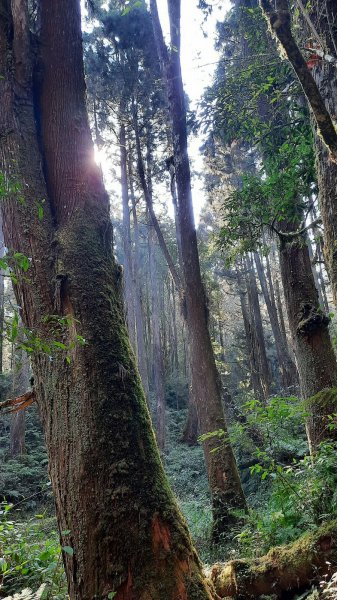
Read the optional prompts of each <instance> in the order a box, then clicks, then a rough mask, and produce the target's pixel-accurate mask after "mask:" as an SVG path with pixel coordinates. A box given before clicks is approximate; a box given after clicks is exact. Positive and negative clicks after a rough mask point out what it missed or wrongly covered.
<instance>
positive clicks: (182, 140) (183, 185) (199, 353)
mask: <svg viewBox="0 0 337 600" xmlns="http://www.w3.org/2000/svg"><path fill="white" fill-rule="evenodd" d="M150 5H151V13H152V20H153V26H154V35H155V39H156V44H157V50H158V55H159V59H160V61H161V65H162V69H163V72H164V75H165V81H166V85H167V96H168V101H169V109H170V116H171V124H172V133H173V135H172V137H173V151H174V166H175V175H176V183H177V193H178V203H179V211H178V216H179V230H180V237H181V253H182V267H183V276H184V281H185V307H186V323H187V330H188V340H189V348H190V356H191V375H192V388H193V396H194V399H195V404H196V409H197V413H198V419H199V424H200V429H201V433H203V434H208V433H210V432H219V431H221V432H223V436H224V437H223V438H220V439H219V437H218V435H215V436H211V437H209V438H208V439H206V440H205V442H204V453H205V460H206V466H207V473H208V479H209V485H210V489H211V494H212V504H213V521H214V535H215V538H216V539H217V538H218V537H219V535H221V533H222V532H226V531H227V532H228V531H229V530H230V528H231V526H232V523H233V522H235V521H236V520H237V518H236V517H235V516H234V515H233V513H232V512H231V509H232V508H245V507H246V502H245V498H244V494H243V491H242V487H241V483H240V478H239V474H238V470H237V466H236V463H235V458H234V454H233V451H232V448H231V446H230V443H229V441H228V434H227V426H226V422H225V417H224V410H223V406H222V400H221V391H220V383H219V377H218V373H217V369H216V364H215V359H214V353H213V348H212V343H211V338H210V335H209V331H208V323H207V307H206V300H205V294H204V289H203V285H202V280H201V273H200V264H199V254H198V246H197V236H196V231H195V224H194V215H193V204H192V192H191V174H190V165H189V158H188V150H187V126H186V107H185V96H184V90H183V84H182V76H181V66H180V0H168V10H169V20H170V34H171V40H170V44H171V51H170V52H168V49H167V47H166V45H165V42H164V38H163V34H162V30H161V26H160V21H159V16H158V9H157V4H156V0H151V3H150ZM215 449H217V450H215Z"/></svg>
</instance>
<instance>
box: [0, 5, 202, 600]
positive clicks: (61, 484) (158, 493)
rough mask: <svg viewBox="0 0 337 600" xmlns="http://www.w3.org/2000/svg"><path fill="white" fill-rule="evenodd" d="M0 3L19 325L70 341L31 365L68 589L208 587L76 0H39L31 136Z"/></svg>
mask: <svg viewBox="0 0 337 600" xmlns="http://www.w3.org/2000/svg"><path fill="white" fill-rule="evenodd" d="M0 4H1V6H0V75H1V77H0V98H1V106H2V110H1V113H0V136H1V154H0V161H1V168H2V169H3V171H4V172H5V173H6V176H7V181H8V183H10V182H11V181H13V180H14V181H16V182H17V181H20V182H21V184H22V190H21V194H22V196H23V198H24V202H21V203H20V202H18V201H17V199H16V198H15V196H14V195H13V194H12V195H11V196H10V197H8V199H7V200H6V201H4V203H3V204H2V209H3V215H4V235H5V241H6V245H7V246H8V247H10V248H15V250H18V251H22V252H24V253H25V254H26V255H27V256H29V257H30V258H31V269H30V282H28V281H27V278H25V277H22V276H21V274H20V272H19V271H18V273H17V277H18V284H17V285H16V294H17V301H18V304H19V305H20V306H22V307H23V310H22V314H23V319H24V323H25V325H26V326H27V327H28V328H29V329H30V330H32V331H34V333H35V334H37V335H38V337H39V338H42V339H43V340H46V339H47V340H48V341H49V343H50V344H52V341H53V340H55V338H56V339H57V341H59V342H61V341H62V343H63V344H64V345H65V346H66V347H67V350H66V351H65V352H64V351H60V349H59V350H55V353H54V356H53V360H50V357H49V356H48V355H46V354H44V353H43V352H41V351H40V350H38V349H36V351H35V352H34V354H33V368H34V378H35V388H36V396H37V402H38V405H39V408H40V412H41V416H42V422H43V427H44V432H45V439H46V445H47V449H48V456H49V472H50V477H51V481H52V485H53V490H54V496H55V503H56V513H57V520H58V525H59V530H60V538H61V546H62V547H64V546H71V547H72V548H73V553H71V554H69V553H66V552H64V553H63V558H64V564H65V569H66V574H67V579H68V588H69V596H70V598H71V599H72V600H88V599H89V598H90V599H92V598H105V599H107V597H108V595H109V594H112V592H115V596H114V597H115V600H135V599H137V600H150V599H151V600H159V599H161V600H162V598H163V597H166V598H168V599H170V600H179V599H181V598H186V599H187V600H200V599H206V598H208V599H209V598H210V594H209V592H208V590H207V588H206V585H205V583H204V579H203V576H202V574H201V569H200V564H199V561H198V559H197V557H196V554H195V551H194V549H193V547H192V545H191V541H190V538H189V535H188V532H187V529H186V526H185V524H184V521H183V520H182V517H181V515H180V512H179V510H178V508H177V505H176V503H175V501H174V499H173V496H172V493H171V491H170V489H169V487H168V484H167V480H166V477H165V475H164V472H163V468H162V465H161V462H160V459H159V455H158V450H157V448H156V444H155V440H154V436H153V432H152V428H151V423H150V419H149V415H148V411H147V408H146V402H145V398H144V394H143V391H142V388H141V385H140V380H139V377H138V375H137V369H136V368H135V365H134V359H133V353H132V352H131V349H130V344H129V341H128V339H127V334H126V329H125V325H124V319H123V307H122V303H121V294H120V290H119V279H120V272H119V269H118V268H117V267H116V265H115V263H114V258H113V252H112V237H111V224H110V216H109V206H108V199H107V195H106V193H105V190H104V188H103V185H102V181H101V177H100V173H99V169H98V168H97V166H96V165H95V162H94V160H93V146H92V142H91V138H90V132H89V126H88V120H87V114H86V109H85V94H84V92H85V86H84V74H83V61H82V43H81V19H80V6H79V4H80V3H79V2H77V1H76V0H71V1H70V0H59V2H57V3H56V2H49V0H42V1H41V44H40V49H41V60H42V73H43V81H42V89H41V96H40V98H41V102H40V107H39V108H40V110H39V111H38V112H36V114H39V115H41V138H40V146H39V145H38V143H37V135H36V129H35V121H34V112H33V102H32V94H31V89H32V81H31V65H30V62H29V57H30V56H31V52H30V50H31V49H30V42H31V36H30V32H29V28H28V22H27V19H28V17H27V13H26V2H24V1H23V0H16V1H13V2H12V10H13V21H14V23H13V24H14V29H13V28H11V27H10V24H11V14H10V10H9V3H8V1H7V0H1V3H0ZM12 32H13V37H12ZM13 57H14V61H15V62H14V63H12V64H11V60H13ZM14 75H15V77H14ZM14 91H15V100H14ZM40 111H41V112H40ZM39 148H43V150H44V152H43V161H42V157H41V155H40V149H39ZM41 164H44V170H45V173H46V181H47V189H48V193H47V189H46V186H45V183H44V178H43V173H42V170H41ZM37 202H39V203H41V204H43V219H41V220H40V218H39V217H40V216H41V215H40V211H38V210H37ZM79 335H80V336H82V338H83V339H85V340H86V343H85V344H84V343H83V342H82V343H80V340H81V339H82V338H80V340H79V339H78V337H77V336H79Z"/></svg>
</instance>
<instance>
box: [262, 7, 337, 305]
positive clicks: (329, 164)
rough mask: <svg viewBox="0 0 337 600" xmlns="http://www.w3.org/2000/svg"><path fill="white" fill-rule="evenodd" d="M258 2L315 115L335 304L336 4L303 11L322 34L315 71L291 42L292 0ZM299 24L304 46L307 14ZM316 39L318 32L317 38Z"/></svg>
mask: <svg viewBox="0 0 337 600" xmlns="http://www.w3.org/2000/svg"><path fill="white" fill-rule="evenodd" d="M260 4H261V7H262V9H263V11H264V12H265V14H266V16H267V18H268V20H269V22H270V25H271V28H272V30H273V31H274V32H275V34H276V36H277V38H278V39H279V41H280V42H281V45H282V46H283V48H284V50H285V52H286V54H287V57H288V59H289V61H290V63H291V64H292V66H293V68H294V70H295V72H296V74H297V76H298V79H299V81H300V82H301V85H302V87H303V90H304V92H305V95H306V98H307V101H308V104H309V106H310V108H311V110H312V114H313V115H314V119H315V122H314V123H313V124H314V131H315V145H316V159H317V160H316V168H317V179H318V190H319V202H320V208H321V215H322V221H323V225H324V240H325V245H324V250H325V258H326V263H327V269H328V272H329V276H330V279H331V287H332V294H333V298H334V303H335V304H337V208H336V207H337V164H336V163H337V133H336V128H335V126H334V119H335V117H336V114H337V100H336V84H337V69H336V58H335V57H336V49H337V26H336V23H337V6H336V2H335V0H325V2H324V10H321V9H320V8H319V5H318V4H314V5H313V6H310V5H306V8H305V11H308V13H309V19H310V20H311V23H312V22H314V23H315V26H316V29H315V31H318V32H319V46H320V47H319V48H318V49H317V50H318V51H317V50H316V51H315V54H318V56H320V55H321V60H318V61H317V64H316V66H315V67H314V68H313V69H312V71H311V70H310V69H309V68H308V66H307V64H306V62H305V59H304V58H303V56H302V54H301V52H300V50H299V47H298V46H297V44H296V42H295V40H294V38H293V35H292V32H291V18H290V12H289V3H288V0H277V7H276V8H277V9H278V12H277V10H276V11H275V10H273V9H272V5H271V3H270V0H260ZM316 7H317V8H316ZM301 10H302V9H301ZM300 15H301V12H300ZM307 16H308V15H307ZM300 24H301V27H300V28H298V27H297V35H298V37H300V38H301V41H300V43H301V44H303V45H304V42H307V40H308V39H309V38H311V37H312V33H313V32H312V26H311V27H310V29H308V22H307V20H306V19H305V18H304V15H303V14H302V15H301V17H300ZM317 35H318V34H316V33H315V38H316V39H317ZM316 44H317V42H316ZM322 55H323V56H322ZM327 55H330V57H331V56H332V57H333V60H332V61H331V60H330V61H329V60H327Z"/></svg>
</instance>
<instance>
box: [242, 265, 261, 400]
mask: <svg viewBox="0 0 337 600" xmlns="http://www.w3.org/2000/svg"><path fill="white" fill-rule="evenodd" d="M236 273H237V279H238V292H239V298H240V306H241V314H242V319H243V326H244V330H245V338H246V350H247V356H248V358H249V366H250V379H251V386H252V388H253V391H254V394H255V396H256V398H258V399H259V400H261V401H263V400H264V390H263V387H262V383H261V378H260V372H259V361H258V356H257V354H256V348H257V341H256V339H255V329H254V327H253V326H252V324H251V322H250V317H249V311H248V305H247V288H246V287H244V285H243V279H242V276H241V273H240V271H239V269H237V271H236Z"/></svg>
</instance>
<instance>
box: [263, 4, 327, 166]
mask: <svg viewBox="0 0 337 600" xmlns="http://www.w3.org/2000/svg"><path fill="white" fill-rule="evenodd" d="M260 5H261V8H262V11H263V13H264V14H265V16H266V18H267V20H268V22H269V24H270V27H271V30H272V31H273V32H274V34H275V36H276V38H277V40H278V41H279V43H280V44H281V46H282V48H283V50H284V52H285V54H286V56H287V58H288V60H289V62H290V63H291V65H292V67H293V69H294V71H295V73H296V75H297V77H298V79H299V81H300V83H301V85H302V88H303V91H304V93H305V95H306V98H307V100H308V104H309V106H310V108H311V110H312V113H313V115H314V117H315V121H316V126H317V128H318V130H319V134H320V137H321V139H322V140H323V142H324V145H325V147H326V148H327V150H328V152H329V155H330V159H331V160H332V161H333V162H334V163H337V132H336V129H335V127H334V124H333V121H332V118H331V115H334V114H335V113H330V112H329V110H328V109H327V106H326V103H325V101H324V98H323V96H322V95H321V93H320V90H319V88H318V86H317V84H316V81H315V79H314V77H313V76H312V74H311V72H310V70H309V68H308V66H307V63H306V61H305V60H304V58H303V56H302V54H301V51H300V49H299V47H298V45H297V43H296V41H295V39H294V37H293V34H292V30H291V15H290V10H289V2H288V0H276V8H274V7H273V5H272V3H271V2H270V0H260ZM331 6H333V4H331ZM334 15H335V16H336V13H334ZM331 68H332V69H333V68H335V66H332V67H331Z"/></svg>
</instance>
